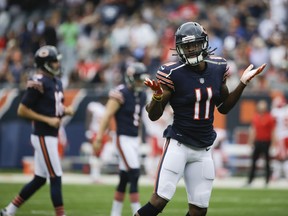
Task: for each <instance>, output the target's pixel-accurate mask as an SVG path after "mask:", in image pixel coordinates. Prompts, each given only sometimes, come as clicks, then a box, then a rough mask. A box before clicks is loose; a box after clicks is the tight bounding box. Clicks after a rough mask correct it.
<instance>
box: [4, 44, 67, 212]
mask: <svg viewBox="0 0 288 216" xmlns="http://www.w3.org/2000/svg"><path fill="white" fill-rule="evenodd" d="M60 59H61V55H60V54H59V53H58V51H57V49H56V48H55V47H54V46H43V47H40V48H39V49H38V50H37V52H36V53H35V66H36V68H37V69H38V71H37V73H36V74H35V75H34V76H33V78H32V79H31V80H29V81H28V83H27V89H26V91H25V93H24V95H23V98H22V100H21V103H20V105H19V107H18V115H19V116H21V117H23V118H27V119H30V120H31V121H32V122H33V131H32V134H31V143H32V145H33V147H34V150H35V153H34V164H35V171H34V174H35V175H34V178H33V179H32V180H31V181H30V182H29V183H28V184H26V185H25V186H24V187H23V188H22V190H21V191H20V193H19V194H18V195H17V196H16V197H15V198H14V199H13V200H12V201H11V203H10V204H9V205H8V206H7V207H6V208H5V209H3V210H2V211H1V213H0V215H1V216H13V215H15V214H16V211H17V210H18V208H19V207H20V206H21V205H22V204H24V202H26V201H27V200H28V199H29V198H30V197H31V196H32V195H33V194H34V193H35V192H36V191H37V190H38V189H40V188H41V187H42V186H43V185H44V184H45V183H46V179H47V178H49V179H50V195H51V200H52V203H53V206H54V208H55V215H56V216H64V215H65V212H64V204H63V198H62V189H61V187H62V183H61V176H62V168H61V163H60V158H59V155H58V138H57V136H58V129H59V126H60V122H61V118H62V117H63V116H64V115H73V109H72V108H71V107H65V106H64V105H63V101H64V98H63V88H62V83H61V81H60V79H59V78H58V76H59V75H60V71H61V69H60Z"/></svg>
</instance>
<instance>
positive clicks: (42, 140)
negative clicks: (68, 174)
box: [39, 136, 56, 177]
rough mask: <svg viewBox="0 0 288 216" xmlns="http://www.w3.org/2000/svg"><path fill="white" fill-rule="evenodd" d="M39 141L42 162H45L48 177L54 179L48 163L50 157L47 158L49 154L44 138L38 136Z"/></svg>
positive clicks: (51, 167)
mask: <svg viewBox="0 0 288 216" xmlns="http://www.w3.org/2000/svg"><path fill="white" fill-rule="evenodd" d="M39 141H40V146H41V150H42V153H43V156H44V160H45V163H46V166H47V169H48V172H49V175H50V177H55V176H56V174H55V172H54V170H53V166H52V163H51V161H50V157H49V153H48V151H47V148H46V143H45V138H44V136H39Z"/></svg>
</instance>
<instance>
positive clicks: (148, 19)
mask: <svg viewBox="0 0 288 216" xmlns="http://www.w3.org/2000/svg"><path fill="white" fill-rule="evenodd" d="M187 21H197V22H199V23H201V24H202V25H203V26H204V27H205V29H206V30H207V32H208V35H209V43H210V44H209V45H210V46H211V48H216V47H217V49H216V50H215V55H220V56H223V57H224V58H226V59H227V61H228V64H229V67H230V74H231V76H230V77H229V81H228V87H229V85H230V86H231V85H235V82H238V80H239V76H240V74H241V73H242V71H243V69H244V68H246V67H247V65H249V64H250V62H251V63H252V64H254V65H255V67H258V66H260V65H261V64H262V63H264V62H266V63H268V67H267V69H266V71H265V72H264V73H263V75H261V76H259V77H257V79H255V81H253V83H252V84H251V85H249V88H250V90H253V91H270V90H271V89H279V90H281V91H283V90H287V85H288V0H258V1H250V0H226V1H224V0H202V1H200V0H198V1H196V0H195V1H193V0H158V1H153V0H146V1H144V0H41V1H39V0H21V1H17V0H0V88H8V87H19V88H23V87H25V83H26V80H27V78H28V77H29V76H30V75H31V73H33V71H34V67H33V56H34V52H35V51H36V50H37V49H38V48H39V46H41V45H44V44H49V45H54V46H57V47H58V49H59V50H60V51H61V53H62V54H63V60H62V67H63V68H62V79H63V83H64V86H65V87H66V88H75V87H76V88H93V89H99V90H103V89H110V88H111V87H113V86H115V85H118V84H119V83H121V82H123V73H124V71H125V66H126V64H127V63H129V62H130V61H133V59H137V60H140V61H142V62H144V63H145V64H146V65H147V67H148V69H149V72H150V73H151V75H152V76H153V75H154V74H155V72H156V70H157V68H158V66H159V65H160V64H162V63H164V62H168V61H171V60H175V58H176V56H175V55H173V54H175V53H176V52H175V51H174V50H173V48H175V45H174V33H175V31H176V29H177V27H178V26H179V25H181V24H182V23H183V22H187Z"/></svg>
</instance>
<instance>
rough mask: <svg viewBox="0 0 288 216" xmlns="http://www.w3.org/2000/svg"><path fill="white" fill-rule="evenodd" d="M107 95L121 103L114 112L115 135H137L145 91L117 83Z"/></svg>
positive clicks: (144, 100) (144, 101)
mask: <svg viewBox="0 0 288 216" xmlns="http://www.w3.org/2000/svg"><path fill="white" fill-rule="evenodd" d="M109 97H110V98H114V99H116V100H118V101H119V102H120V104H121V106H120V108H119V109H118V110H117V112H116V113H115V119H116V125H117V129H116V130H117V135H127V136H133V137H136V136H138V133H139V124H140V118H141V115H142V110H143V107H144V106H145V104H146V93H145V92H144V91H142V92H136V91H133V90H132V89H129V88H127V86H125V85H119V86H117V87H116V88H115V89H112V90H111V91H110V93H109Z"/></svg>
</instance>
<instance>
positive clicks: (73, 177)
mask: <svg viewBox="0 0 288 216" xmlns="http://www.w3.org/2000/svg"><path fill="white" fill-rule="evenodd" d="M32 177H33V175H31V174H21V173H20V174H19V173H17V174H15V173H1V174H0V183H26V182H28V181H29V180H31V178H32ZM246 180H247V178H245V177H226V178H221V179H220V178H218V179H215V181H214V187H216V188H243V189H244V188H245V189H246V188H247V189H248V188H265V184H264V178H262V177H258V178H256V179H255V180H254V181H253V183H252V185H251V187H243V186H244V185H245V183H246ZM62 182H63V184H106V185H115V184H117V182H118V175H101V177H100V178H99V180H98V181H97V182H95V181H93V180H92V178H91V177H90V176H89V175H88V174H78V173H65V172H64V174H63V177H62ZM139 184H140V185H153V184H154V179H153V178H151V177H149V176H146V175H142V176H141V177H140V180H139ZM178 185H179V186H184V181H183V179H182V180H180V182H179V183H178ZM266 188H268V189H269V188H271V189H288V180H286V179H280V180H277V181H271V182H270V183H269V185H268V187H266Z"/></svg>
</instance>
